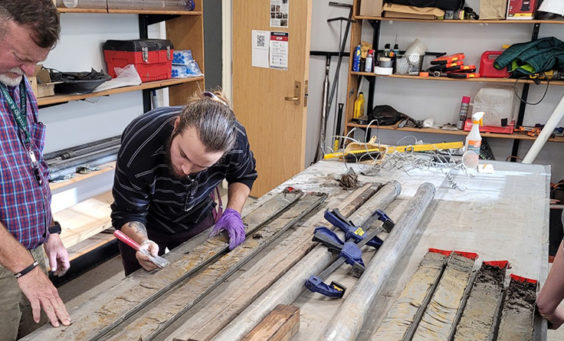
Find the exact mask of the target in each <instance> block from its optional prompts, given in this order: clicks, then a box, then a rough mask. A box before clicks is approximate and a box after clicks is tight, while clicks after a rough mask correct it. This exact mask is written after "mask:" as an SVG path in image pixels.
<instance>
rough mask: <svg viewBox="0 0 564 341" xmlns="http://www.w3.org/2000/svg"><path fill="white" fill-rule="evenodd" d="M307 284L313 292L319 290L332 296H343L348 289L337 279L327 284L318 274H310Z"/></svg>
mask: <svg viewBox="0 0 564 341" xmlns="http://www.w3.org/2000/svg"><path fill="white" fill-rule="evenodd" d="M305 286H306V288H308V289H309V290H310V291H312V292H318V293H320V294H322V295H325V296H327V297H331V298H341V297H343V295H344V294H345V290H347V288H345V287H344V286H343V285H341V284H339V283H337V282H335V281H333V282H331V284H329V285H327V284H325V283H323V280H322V279H321V278H319V277H317V276H310V277H309V278H308V280H307V281H306V284H305Z"/></svg>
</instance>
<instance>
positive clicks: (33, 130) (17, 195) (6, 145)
mask: <svg viewBox="0 0 564 341" xmlns="http://www.w3.org/2000/svg"><path fill="white" fill-rule="evenodd" d="M7 89H8V91H9V92H10V95H11V96H12V98H13V100H14V102H15V103H16V104H17V105H18V106H19V105H20V91H19V87H18V86H15V87H7ZM26 93H27V94H26V95H27V111H26V113H27V125H28V131H29V133H30V134H31V145H32V149H33V151H34V153H35V157H36V158H37V160H38V162H39V168H40V173H41V177H42V178H43V183H42V185H39V184H38V182H37V179H36V178H35V175H34V173H33V167H32V164H31V158H30V156H29V153H28V150H27V148H26V147H25V146H24V141H25V135H24V134H23V133H22V132H21V130H20V129H19V128H18V125H17V123H16V121H15V119H14V115H13V114H12V111H11V110H10V106H9V105H8V102H7V101H6V98H4V96H3V95H2V93H1V92H0V222H1V223H2V224H3V225H4V227H6V228H7V229H8V231H9V232H10V233H11V234H12V235H13V236H14V237H15V238H16V240H18V241H19V242H20V243H21V244H22V245H23V246H24V247H25V248H26V249H28V250H29V249H34V248H36V247H38V246H39V245H41V244H42V243H43V242H44V241H45V239H46V238H47V236H48V233H49V232H48V226H49V225H50V223H51V191H50V189H49V182H48V181H47V179H48V178H49V177H48V172H49V170H48V168H47V164H46V163H45V160H44V159H43V147H44V142H45V126H44V125H43V123H41V122H39V120H38V115H37V112H38V109H37V101H36V100H35V96H34V95H33V92H32V90H31V87H30V85H29V83H28V82H27V79H26Z"/></svg>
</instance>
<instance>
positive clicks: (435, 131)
mask: <svg viewBox="0 0 564 341" xmlns="http://www.w3.org/2000/svg"><path fill="white" fill-rule="evenodd" d="M347 127H357V128H366V124H358V123H353V122H349V123H347ZM370 128H372V129H382V130H397V131H410V132H414V133H428V134H444V135H463V136H466V135H468V132H467V131H462V130H445V129H437V128H406V127H404V128H397V127H396V126H376V125H371V126H370ZM480 135H481V136H482V137H491V138H495V139H510V140H529V141H534V140H536V139H537V138H536V137H532V136H529V135H527V134H522V133H517V132H514V133H513V134H498V133H482V132H480ZM548 141H549V142H558V143H564V137H554V138H550V139H548Z"/></svg>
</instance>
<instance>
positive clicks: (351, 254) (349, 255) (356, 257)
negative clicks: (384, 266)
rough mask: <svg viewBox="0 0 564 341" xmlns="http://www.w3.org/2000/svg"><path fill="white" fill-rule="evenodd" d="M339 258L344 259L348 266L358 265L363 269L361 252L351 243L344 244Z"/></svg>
mask: <svg viewBox="0 0 564 341" xmlns="http://www.w3.org/2000/svg"><path fill="white" fill-rule="evenodd" d="M339 256H341V257H343V258H344V259H345V262H346V263H347V264H350V265H355V264H359V265H362V267H364V262H363V261H362V251H361V250H360V248H359V247H358V245H356V244H355V243H353V242H346V243H345V245H344V246H343V248H342V249H341V253H340V254H339Z"/></svg>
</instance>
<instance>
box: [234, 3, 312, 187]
mask: <svg viewBox="0 0 564 341" xmlns="http://www.w3.org/2000/svg"><path fill="white" fill-rule="evenodd" d="M271 2H273V1H268V0H235V1H233V12H232V13H233V108H234V110H235V114H236V115H237V119H238V120H239V121H240V122H241V123H242V124H243V125H244V126H245V128H246V129H247V134H248V136H249V141H250V144H251V148H252V150H253V152H254V154H255V158H256V160H257V171H258V179H257V181H256V182H255V184H254V187H253V191H252V192H251V194H252V195H253V196H257V197H258V196H261V195H262V194H264V193H266V192H268V191H270V190H271V189H273V188H274V187H276V186H278V185H279V184H281V183H282V182H284V181H285V180H287V179H289V178H290V177H292V176H293V175H295V174H297V173H298V172H300V171H301V170H302V169H303V168H304V164H305V138H306V136H305V135H306V114H307V80H308V74H309V43H310V33H311V31H310V27H311V7H312V1H311V0H287V2H284V1H283V0H280V1H278V2H280V3H282V2H284V3H287V4H288V18H287V19H288V22H287V23H288V24H287V27H271V26H270V24H271V21H270V19H271V13H272V12H271ZM253 30H261V31H270V32H286V33H288V62H287V69H275V68H272V67H257V66H252V54H253V52H252V45H253V40H252V35H253ZM266 43H268V42H266Z"/></svg>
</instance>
